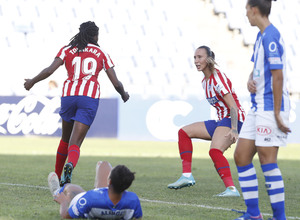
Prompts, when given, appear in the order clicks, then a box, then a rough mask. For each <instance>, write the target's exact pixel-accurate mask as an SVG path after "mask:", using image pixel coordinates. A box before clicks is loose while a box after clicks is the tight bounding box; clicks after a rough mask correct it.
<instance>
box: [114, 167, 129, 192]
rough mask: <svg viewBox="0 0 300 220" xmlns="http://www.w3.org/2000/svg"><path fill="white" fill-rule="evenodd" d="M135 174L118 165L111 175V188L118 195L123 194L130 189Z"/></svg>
mask: <svg viewBox="0 0 300 220" xmlns="http://www.w3.org/2000/svg"><path fill="white" fill-rule="evenodd" d="M134 174H135V173H134V172H131V171H130V170H129V169H128V168H127V167H126V166H124V165H118V166H116V167H115V168H113V169H112V171H111V173H110V177H109V178H110V181H111V186H112V188H113V190H114V192H116V193H122V192H123V191H124V190H126V189H128V188H129V186H130V185H131V183H132V181H133V180H134Z"/></svg>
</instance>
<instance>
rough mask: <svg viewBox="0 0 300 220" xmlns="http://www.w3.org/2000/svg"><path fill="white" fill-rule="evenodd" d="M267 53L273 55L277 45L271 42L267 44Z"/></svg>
mask: <svg viewBox="0 0 300 220" xmlns="http://www.w3.org/2000/svg"><path fill="white" fill-rule="evenodd" d="M269 51H270V52H272V53H274V52H275V51H277V45H276V43H275V42H274V41H272V42H271V43H269Z"/></svg>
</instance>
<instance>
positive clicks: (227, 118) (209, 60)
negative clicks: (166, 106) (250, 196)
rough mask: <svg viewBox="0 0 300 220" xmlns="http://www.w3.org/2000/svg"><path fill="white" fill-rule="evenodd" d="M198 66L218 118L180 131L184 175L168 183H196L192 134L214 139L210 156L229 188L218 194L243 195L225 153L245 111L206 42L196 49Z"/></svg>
mask: <svg viewBox="0 0 300 220" xmlns="http://www.w3.org/2000/svg"><path fill="white" fill-rule="evenodd" d="M194 62H195V66H196V68H197V70H198V71H201V72H203V74H204V78H203V80H202V86H203V89H204V91H205V95H206V99H207V101H208V102H209V103H210V104H211V105H212V106H213V107H215V108H216V110H217V114H218V121H215V120H207V121H202V122H196V123H193V124H190V125H187V126H185V127H183V128H182V129H180V130H179V132H178V146H179V153H180V157H181V160H182V176H181V177H180V178H179V179H178V180H177V181H176V182H174V183H171V184H169V185H168V188H170V189H180V188H182V187H186V186H191V185H194V184H195V180H194V177H193V175H192V170H191V169H192V153H193V145H192V141H191V139H192V138H199V139H203V140H211V145H210V150H209V156H210V157H211V159H212V161H213V163H214V165H215V168H216V170H217V172H218V174H219V176H220V177H221V179H222V180H223V182H224V185H225V187H226V190H225V191H224V192H222V193H220V194H218V195H217V196H222V197H224V196H240V194H239V192H238V191H237V189H236V188H235V186H234V183H233V180H232V177H231V172H230V166H229V163H228V161H227V159H226V158H225V157H224V155H223V153H224V151H226V150H227V149H228V148H229V147H230V146H231V145H232V144H233V143H235V142H236V141H237V139H238V134H239V131H240V129H241V126H242V124H243V121H244V118H245V113H244V110H243V108H242V106H241V105H240V103H239V100H238V98H237V95H236V93H235V92H234V89H233V88H232V83H231V81H230V80H229V79H228V78H227V76H226V75H225V74H224V73H223V72H221V71H220V70H219V69H217V68H216V67H215V64H216V62H215V54H214V53H213V52H212V51H211V50H210V48H209V47H207V46H201V47H199V48H198V49H197V50H196V51H195V55H194Z"/></svg>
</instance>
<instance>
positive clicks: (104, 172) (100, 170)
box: [94, 161, 112, 188]
mask: <svg viewBox="0 0 300 220" xmlns="http://www.w3.org/2000/svg"><path fill="white" fill-rule="evenodd" d="M111 170H112V166H111V164H110V163H109V162H107V161H98V163H97V165H96V176H95V184H94V187H95V188H101V187H107V186H108V177H109V175H110V171H111Z"/></svg>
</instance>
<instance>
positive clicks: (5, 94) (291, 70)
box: [0, 0, 300, 142]
mask: <svg viewBox="0 0 300 220" xmlns="http://www.w3.org/2000/svg"><path fill="white" fill-rule="evenodd" d="M272 4H273V6H272V11H271V15H270V20H271V22H272V23H273V24H274V25H275V26H276V27H277V28H278V29H279V31H280V32H281V34H282V35H283V38H284V40H285V44H286V52H287V74H288V88H289V91H290V94H291V100H292V103H291V104H292V112H291V118H290V119H291V127H292V130H293V127H295V128H296V124H298V125H299V124H300V121H299V119H297V115H299V114H298V112H299V113H300V110H299V108H300V104H299V97H300V86H299V83H300V74H299V73H300V67H299V65H297V62H299V60H300V15H299V11H300V0H289V1H287V0H278V1H276V2H274V1H273V2H272ZM245 6H246V0H186V1H171V0H143V1H141V0H84V1H83V0H0V26H1V29H2V31H1V32H0V48H1V55H0V56H1V73H0V74H1V80H0V134H1V135H59V134H60V119H59V115H58V114H57V112H58V109H59V105H60V103H59V96H60V93H61V89H62V85H63V82H64V80H65V79H66V74H67V73H66V71H65V68H64V67H60V68H59V69H58V70H57V71H56V72H55V73H54V74H53V75H52V76H51V77H49V78H48V79H46V80H44V81H42V82H40V83H39V84H36V85H35V86H34V87H33V89H32V90H31V91H30V92H28V91H26V90H25V89H24V88H23V83H24V79H25V78H31V77H33V76H35V75H36V74H38V73H39V72H40V71H41V70H42V69H43V68H45V67H47V66H49V65H50V64H51V62H52V61H53V59H54V57H55V56H56V54H57V53H58V51H59V49H60V48H61V47H62V46H64V45H67V44H68V43H69V40H70V39H71V38H72V37H73V36H74V35H75V34H77V32H78V28H79V25H80V24H81V23H83V22H85V21H88V20H90V21H94V22H95V23H96V24H97V25H98V26H99V28H100V33H99V44H100V46H101V48H102V49H103V50H104V51H105V52H107V53H108V54H109V55H110V57H111V58H112V60H113V62H114V64H115V70H116V72H117V75H118V78H119V79H120V81H122V83H123V84H124V87H125V89H126V90H127V91H128V92H129V93H130V95H131V99H130V102H128V103H126V104H123V103H122V102H121V101H120V99H119V96H118V93H117V92H116V91H115V90H114V88H113V86H112V85H111V83H110V81H109V80H108V78H107V76H106V74H105V72H104V71H102V72H101V73H100V77H99V82H100V85H101V97H102V99H103V102H102V104H100V108H99V111H100V112H99V114H98V115H97V117H98V118H96V120H95V121H96V123H94V124H96V125H93V126H92V127H91V131H90V132H89V135H90V136H95V137H117V138H120V139H146V140H148V139H156V140H175V139H176V138H177V130H178V128H179V127H181V126H183V125H185V124H188V123H191V122H195V121H200V120H207V119H210V118H214V117H215V111H214V110H212V109H211V108H210V106H209V105H208V103H206V100H205V98H204V93H203V89H202V86H201V80H202V78H203V74H202V73H201V72H197V70H196V68H195V67H194V60H193V56H194V51H195V49H196V48H198V47H199V46H201V45H207V46H209V47H210V48H211V49H212V50H213V51H214V53H215V55H216V61H217V63H218V64H219V66H220V69H221V70H223V71H224V72H225V74H226V75H227V76H228V77H229V78H230V79H231V81H232V83H233V87H234V88H235V90H236V93H237V95H238V97H239V99H240V100H241V102H242V105H243V106H244V108H245V109H246V110H247V109H249V94H248V91H247V89H246V82H247V79H248V76H249V74H250V72H251V71H252V67H253V65H252V62H251V61H250V59H251V56H252V51H253V43H254V41H255V39H256V35H257V32H258V29H257V28H255V27H251V26H250V24H249V22H248V20H247V17H246V10H245ZM107 103H110V104H107ZM112 109H116V110H112ZM50 116H51V117H50ZM41 118H42V119H41ZM41 121H42V122H41ZM54 122H55V123H54ZM98 122H99V123H98ZM49 123H50V124H49ZM51 123H52V124H51ZM53 123H54V124H53ZM37 124H38V125H39V127H40V129H37V127H38V126H37ZM45 127H47V129H45ZM48 127H51V128H52V129H50V130H51V131H50V130H49V129H48ZM108 130H109V132H108ZM110 130H113V131H112V132H110ZM294 130H295V129H294ZM290 136H291V137H290V141H291V142H300V138H299V137H296V135H295V132H294V133H292V134H291V135H290Z"/></svg>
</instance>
